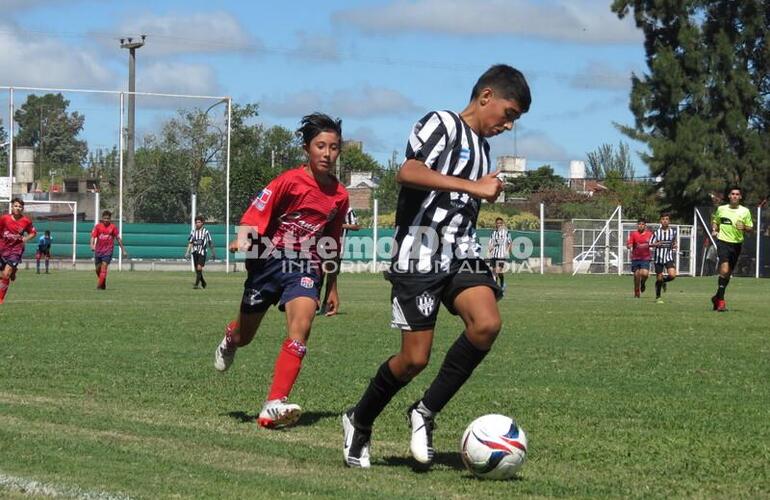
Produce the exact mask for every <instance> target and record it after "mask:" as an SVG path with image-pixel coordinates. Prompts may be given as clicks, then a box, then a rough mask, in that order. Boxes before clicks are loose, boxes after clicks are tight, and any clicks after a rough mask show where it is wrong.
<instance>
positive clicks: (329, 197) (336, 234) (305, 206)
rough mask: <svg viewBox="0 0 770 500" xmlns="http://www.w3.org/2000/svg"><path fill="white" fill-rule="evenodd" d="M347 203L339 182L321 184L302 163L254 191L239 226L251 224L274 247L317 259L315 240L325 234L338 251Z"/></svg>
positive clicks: (345, 192) (343, 188)
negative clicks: (259, 189)
mask: <svg viewBox="0 0 770 500" xmlns="http://www.w3.org/2000/svg"><path fill="white" fill-rule="evenodd" d="M348 204H349V201H348V192H347V190H345V187H344V186H343V185H342V183H340V182H339V181H337V180H336V179H335V180H334V182H333V183H332V184H330V185H328V186H322V185H320V184H318V183H317V182H316V180H315V177H313V175H312V174H309V173H308V172H306V171H305V165H300V166H299V167H297V168H294V169H291V170H287V171H286V172H284V173H282V174H281V175H279V176H278V177H276V178H275V179H273V180H272V181H270V184H268V185H267V187H266V188H265V189H263V190H262V191H260V192H259V193H258V194H257V196H256V197H255V198H254V201H252V203H251V205H250V206H249V208H248V209H247V210H246V212H245V213H244V214H243V216H242V217H241V225H242V226H251V227H253V228H254V229H255V230H256V232H257V234H259V236H261V237H266V238H269V239H270V242H271V244H272V245H273V246H274V247H275V248H277V249H291V250H295V251H300V250H305V251H309V252H310V254H311V255H312V257H313V259H314V260H317V259H318V249H317V245H318V240H319V238H321V237H324V236H328V237H331V238H333V240H334V241H335V243H336V245H337V246H336V252H335V253H337V254H339V251H340V248H341V247H340V236H341V235H342V224H343V222H344V221H345V215H346V214H347V211H348ZM261 247H262V245H260V248H261ZM329 253H332V252H331V250H330V252H329Z"/></svg>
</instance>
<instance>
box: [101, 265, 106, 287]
mask: <svg viewBox="0 0 770 500" xmlns="http://www.w3.org/2000/svg"><path fill="white" fill-rule="evenodd" d="M106 286H107V269H106V268H102V269H101V270H100V271H99V288H105V287H106Z"/></svg>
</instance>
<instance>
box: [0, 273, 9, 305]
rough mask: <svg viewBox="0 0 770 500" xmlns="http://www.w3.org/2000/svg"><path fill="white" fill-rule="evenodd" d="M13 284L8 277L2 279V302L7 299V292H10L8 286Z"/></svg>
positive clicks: (0, 287)
mask: <svg viewBox="0 0 770 500" xmlns="http://www.w3.org/2000/svg"><path fill="white" fill-rule="evenodd" d="M10 286H11V280H9V279H8V278H2V279H0V304H2V303H3V301H4V300H5V294H6V293H8V287H10Z"/></svg>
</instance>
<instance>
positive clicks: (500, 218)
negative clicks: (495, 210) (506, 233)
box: [495, 217, 505, 222]
mask: <svg viewBox="0 0 770 500" xmlns="http://www.w3.org/2000/svg"><path fill="white" fill-rule="evenodd" d="M497 221H501V222H505V221H504V220H503V218H502V217H498V218H497V219H495V222H497Z"/></svg>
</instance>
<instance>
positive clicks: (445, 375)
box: [422, 332, 489, 413]
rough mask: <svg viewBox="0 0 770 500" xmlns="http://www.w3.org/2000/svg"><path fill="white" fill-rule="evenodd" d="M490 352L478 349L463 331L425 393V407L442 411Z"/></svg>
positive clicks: (423, 400) (432, 410) (435, 411)
mask: <svg viewBox="0 0 770 500" xmlns="http://www.w3.org/2000/svg"><path fill="white" fill-rule="evenodd" d="M488 352H489V351H482V350H481V349H477V348H476V347H475V346H474V345H473V344H471V342H470V340H468V337H466V336H465V332H463V333H462V335H460V337H459V338H458V339H457V340H455V343H454V344H452V347H450V348H449V351H447V353H446V357H445V358H444V363H443V364H442V365H441V368H440V369H439V371H438V374H437V375H436V378H435V379H433V382H432V383H431V384H430V387H428V390H426V391H425V394H423V396H422V402H423V404H424V405H425V407H426V408H428V409H429V410H430V411H431V412H433V413H438V412H440V411H441V410H442V409H443V408H444V406H446V404H447V403H448V402H449V400H450V399H452V396H454V395H455V393H456V392H457V391H459V390H460V387H462V386H463V384H464V383H465V381H466V380H468V377H470V376H471V373H473V370H474V369H475V368H476V367H477V366H478V365H479V363H481V361H482V360H483V359H484V357H485V356H486V355H487V353H488Z"/></svg>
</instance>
